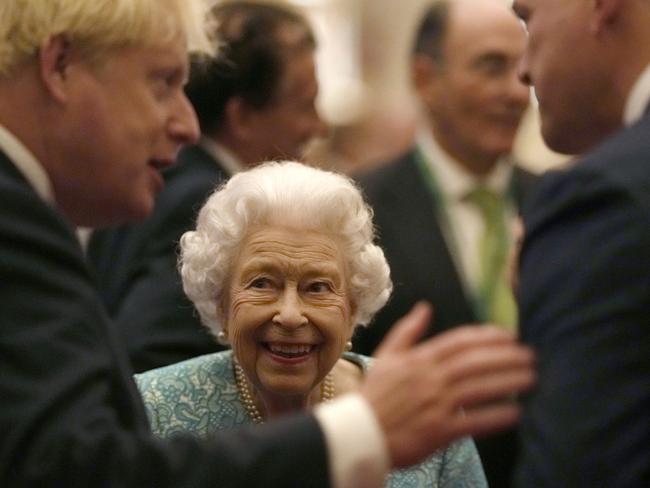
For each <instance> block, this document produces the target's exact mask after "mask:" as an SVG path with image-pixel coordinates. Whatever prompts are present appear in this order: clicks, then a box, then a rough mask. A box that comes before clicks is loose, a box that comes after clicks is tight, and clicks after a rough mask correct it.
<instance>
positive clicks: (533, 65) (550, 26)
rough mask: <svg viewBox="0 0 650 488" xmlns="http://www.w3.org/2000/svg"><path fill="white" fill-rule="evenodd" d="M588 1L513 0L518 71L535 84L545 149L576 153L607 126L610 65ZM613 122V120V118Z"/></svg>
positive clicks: (598, 139) (593, 142)
mask: <svg viewBox="0 0 650 488" xmlns="http://www.w3.org/2000/svg"><path fill="white" fill-rule="evenodd" d="M592 3H593V2H582V1H576V0H543V1H541V0H515V1H514V3H513V9H514V11H515V12H516V14H517V15H518V16H519V17H520V18H521V19H522V20H523V21H524V22H525V24H526V27H527V30H528V42H527V45H526V50H525V55H524V57H523V58H522V62H521V64H520V68H519V71H520V76H521V77H522V78H523V79H524V80H525V81H526V82H528V83H530V84H531V85H532V86H534V87H535V94H536V97H537V100H538V102H539V111H540V119H541V130H542V135H543V137H544V140H545V141H546V143H547V144H548V146H549V147H550V148H551V149H554V150H556V151H559V152H564V153H568V154H576V153H581V152H583V151H586V150H588V149H589V148H590V147H591V146H592V145H593V144H595V143H597V142H599V141H600V139H601V138H602V136H603V135H604V133H607V132H609V131H610V130H611V124H612V122H613V121H612V116H611V112H612V111H611V109H610V108H611V107H609V106H608V101H609V100H610V99H611V98H612V97H607V96H606V95H605V94H607V93H611V88H612V86H611V78H610V75H608V73H611V71H612V70H611V66H608V59H607V57H606V56H605V55H604V53H603V52H602V50H601V48H600V47H599V45H598V44H597V41H596V36H594V35H592V30H593V28H592V27H591V26H590V25H589V22H590V18H591V17H590V8H591V5H592ZM614 124H616V121H614Z"/></svg>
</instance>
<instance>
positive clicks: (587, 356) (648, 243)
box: [517, 115, 650, 488]
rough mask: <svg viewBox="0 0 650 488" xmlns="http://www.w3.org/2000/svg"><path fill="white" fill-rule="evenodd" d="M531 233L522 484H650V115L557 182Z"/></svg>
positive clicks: (544, 194)
mask: <svg viewBox="0 0 650 488" xmlns="http://www.w3.org/2000/svg"><path fill="white" fill-rule="evenodd" d="M525 226H526V239H525V241H524V246H523V249H522V253H521V265H520V266H521V267H520V297H519V299H520V311H521V333H522V338H523V340H524V341H525V342H526V343H527V344H529V345H531V346H533V347H534V348H535V349H536V350H537V354H538V368H539V380H538V385H537V388H536V389H535V390H534V391H533V393H532V394H530V396H529V397H528V398H527V401H526V402H525V410H524V417H523V421H522V427H521V432H522V450H521V457H520V465H519V467H518V472H517V480H518V486H521V487H522V488H523V487H530V486H534V487H541V488H544V487H557V486H566V487H571V488H580V487H616V488H632V487H634V488H640V487H647V486H650V116H648V115H646V116H645V117H644V118H643V119H642V120H641V121H640V122H638V123H637V124H635V125H634V126H632V127H630V128H626V129H623V130H621V131H620V132H619V133H618V134H616V135H615V136H614V137H612V138H611V139H609V140H608V141H607V142H605V143H604V144H603V145H602V146H600V147H599V148H597V149H596V150H595V151H594V152H592V153H591V154H589V155H587V156H586V157H585V158H584V159H582V160H581V161H579V162H577V164H575V166H573V167H572V168H571V169H569V170H566V171H563V172H557V173H555V174H551V175H549V176H548V177H547V178H546V179H545V180H544V181H543V182H542V185H541V188H540V192H539V195H538V198H537V199H536V200H535V202H534V205H532V206H531V208H530V211H529V212H527V213H526V215H525Z"/></svg>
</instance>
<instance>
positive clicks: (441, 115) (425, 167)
mask: <svg viewBox="0 0 650 488" xmlns="http://www.w3.org/2000/svg"><path fill="white" fill-rule="evenodd" d="M524 44H525V33H524V30H523V28H522V26H521V24H520V23H519V21H518V20H517V18H516V17H515V16H514V14H513V13H512V12H511V11H510V10H509V9H508V7H507V6H506V5H505V4H504V2H501V1H499V0H458V1H444V0H442V1H438V2H436V3H435V4H433V5H432V6H431V8H430V9H429V10H428V11H427V12H426V15H425V16H424V19H423V21H422V23H421V25H420V28H419V30H418V34H417V36H416V40H415V47H414V53H413V59H412V72H413V80H414V84H415V88H416V91H417V93H418V96H419V100H420V102H421V105H422V109H423V112H424V116H425V122H424V123H423V127H422V129H421V130H420V132H419V134H418V137H417V141H416V144H415V145H414V147H413V148H412V149H411V150H410V151H409V152H407V153H406V154H404V155H403V156H401V157H400V158H398V159H397V160H395V161H393V162H390V163H388V164H386V165H384V166H382V167H381V168H379V169H376V170H372V171H370V172H368V173H366V174H362V175H359V181H360V183H361V184H362V186H363V188H364V190H365V192H366V194H367V196H368V201H369V203H370V204H371V206H372V207H373V209H374V211H375V222H376V224H377V226H378V233H379V243H380V245H381V246H382V247H383V249H384V250H385V252H386V257H387V259H388V262H389V264H390V266H391V270H392V278H393V282H394V284H395V291H394V295H393V297H392V299H391V300H390V302H389V303H388V304H387V305H386V307H384V309H382V310H381V311H380V312H379V313H378V315H377V317H376V319H375V323H374V324H373V326H372V327H370V328H367V329H363V330H359V332H358V334H357V335H355V337H354V344H355V351H358V352H360V353H363V354H370V353H372V352H373V350H374V349H375V347H376V346H377V345H378V344H379V342H380V341H381V339H382V337H383V336H384V335H385V334H386V332H387V331H388V329H389V328H390V327H391V325H392V323H394V321H395V320H396V319H397V318H398V317H400V316H401V315H403V314H404V313H405V312H406V311H408V310H409V309H410V308H411V307H412V306H413V304H414V303H416V302H417V301H418V300H421V299H426V300H428V301H430V302H431V303H432V304H433V306H434V310H435V316H434V320H433V322H432V326H431V329H430V330H429V334H434V333H438V332H441V331H444V330H446V329H449V328H451V327H454V326H457V325H459V324H465V323H484V322H491V323H495V324H498V325H500V326H503V327H505V328H508V329H510V330H515V329H516V321H517V312H516V304H515V300H514V296H513V294H512V291H511V289H510V286H509V280H508V277H507V257H508V248H509V245H510V243H511V240H512V236H511V232H510V228H511V227H512V226H513V224H514V221H515V220H516V216H517V213H518V211H519V208H521V206H522V204H523V201H524V199H525V197H526V195H528V194H529V193H530V192H531V190H532V188H533V186H534V183H535V177H534V176H533V175H532V174H531V173H529V172H528V171H526V170H523V169H522V168H520V167H518V166H516V165H515V164H514V162H513V160H512V158H511V155H510V153H511V151H512V147H513V143H514V139H515V135H516V133H517V129H518V127H519V124H520V121H521V118H522V115H523V114H524V111H525V110H526V108H527V107H528V103H529V99H530V92H529V89H528V87H527V86H526V85H524V84H523V83H522V82H521V81H520V80H519V79H518V78H517V73H516V67H517V63H518V61H519V59H520V57H521V55H522V53H523V49H524ZM478 447H479V451H480V453H481V457H482V460H483V463H484V466H485V469H486V474H487V476H488V481H489V482H490V484H491V485H493V486H508V482H509V478H510V474H511V470H512V467H513V463H514V453H515V447H516V446H515V433H514V431H512V432H509V433H507V434H504V435H502V436H500V437H499V438H492V439H485V440H483V441H481V442H480V443H479V445H478Z"/></svg>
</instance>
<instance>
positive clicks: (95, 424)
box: [0, 153, 328, 488]
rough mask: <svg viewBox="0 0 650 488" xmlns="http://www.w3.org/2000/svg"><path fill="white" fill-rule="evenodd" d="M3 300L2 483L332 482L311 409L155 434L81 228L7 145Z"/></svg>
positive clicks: (0, 218)
mask: <svg viewBox="0 0 650 488" xmlns="http://www.w3.org/2000/svg"><path fill="white" fill-rule="evenodd" d="M0 304H1V307H2V312H1V313H0V372H1V373H0V433H1V434H2V435H1V436H0V486H3V487H5V486H6V487H12V488H13V487H48V486H52V487H66V488H69V487H94V486H106V487H126V486H133V487H154V486H155V487H165V486H169V487H178V486H187V487H210V488H214V487H215V486H219V487H224V486H260V487H261V486H287V487H288V486H301V485H302V486H323V487H324V486H327V484H328V470H327V452H326V449H325V440H324V438H323V436H322V433H321V430H320V428H319V427H318V424H317V422H316V421H315V419H313V418H312V417H310V416H301V417H293V418H289V419H287V420H286V421H283V422H280V423H272V424H269V425H267V426H262V427H263V428H262V429H259V428H258V429H255V430H251V431H243V432H241V433H239V434H238V433H231V434H227V433H221V434H219V437H218V438H215V439H209V440H207V441H199V440H197V439H193V438H190V437H178V438H177V439H176V440H174V441H172V442H162V441H160V440H158V439H155V438H154V437H153V436H152V435H151V434H150V432H149V428H148V422H147V419H146V415H145V412H144V408H143V406H142V403H141V400H140V397H139V395H138V392H137V389H136V387H135V384H134V383H133V380H132V372H131V368H130V365H129V362H128V359H127V357H126V355H125V354H124V352H123V349H122V347H121V342H120V340H119V337H118V334H117V333H116V331H115V329H114V328H113V327H112V326H111V324H110V322H109V320H108V318H107V316H106V312H105V310H104V308H103V306H102V304H101V302H100V300H99V299H98V297H97V295H96V290H95V288H94V286H93V281H92V277H91V274H90V272H89V271H88V269H87V267H86V264H85V262H84V258H83V255H82V251H81V248H80V246H79V244H78V241H77V239H76V237H75V235H74V233H73V231H72V229H71V228H70V227H69V226H68V225H67V223H66V222H64V220H63V219H62V218H61V217H60V216H59V214H58V213H57V212H56V210H55V209H53V208H52V207H50V206H49V205H47V204H46V203H44V202H43V201H42V200H41V199H40V198H39V196H38V195H37V194H36V193H35V192H34V190H33V189H32V188H31V186H30V185H29V184H28V183H27V181H26V180H25V179H24V178H23V176H22V175H21V174H20V173H19V172H18V170H17V169H16V168H15V167H14V165H13V164H12V163H11V161H9V160H8V159H7V157H6V156H5V155H4V154H2V153H0ZM296 466H299V467H300V468H299V469H297V468H296ZM296 483H297V484H296Z"/></svg>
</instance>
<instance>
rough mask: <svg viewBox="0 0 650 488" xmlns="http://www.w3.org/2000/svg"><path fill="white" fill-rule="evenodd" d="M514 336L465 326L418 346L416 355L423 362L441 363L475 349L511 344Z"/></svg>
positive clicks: (486, 328)
mask: <svg viewBox="0 0 650 488" xmlns="http://www.w3.org/2000/svg"><path fill="white" fill-rule="evenodd" d="M514 342H515V336H514V334H512V333H511V332H508V331H506V330H503V329H500V328H497V327H493V326H483V325H465V326H461V327H455V328H454V329H452V330H450V331H447V332H444V333H442V334H439V335H437V336H435V337H432V338H431V339H428V340H426V341H424V342H423V343H421V344H420V345H418V348H417V350H416V354H418V355H419V356H420V357H421V359H423V360H430V361H434V362H438V363H439V362H442V361H444V360H446V359H447V358H449V357H451V356H454V355H457V354H462V353H465V352H466V351H467V350H471V349H473V348H477V347H486V348H487V347H495V346H497V345H499V344H512V343H514Z"/></svg>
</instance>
